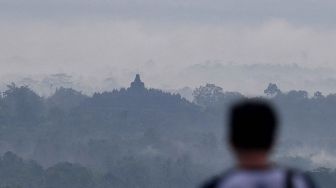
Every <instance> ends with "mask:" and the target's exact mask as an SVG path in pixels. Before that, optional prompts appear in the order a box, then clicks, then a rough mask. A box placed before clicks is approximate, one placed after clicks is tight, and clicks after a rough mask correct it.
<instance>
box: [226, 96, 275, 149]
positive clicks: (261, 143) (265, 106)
mask: <svg viewBox="0 0 336 188" xmlns="http://www.w3.org/2000/svg"><path fill="white" fill-rule="evenodd" d="M277 127H278V120H277V115H276V113H275V111H274V110H273V108H272V106H271V105H270V104H269V103H268V102H266V101H265V100H261V99H247V100H244V101H241V102H239V103H237V104H235V105H233V106H232V109H231V114H230V117H229V130H228V133H229V135H228V137H229V144H230V145H231V146H232V148H233V150H234V151H235V152H236V153H238V154H241V153H253V152H254V153H255V152H261V153H265V154H267V153H269V151H270V150H271V149H272V147H273V145H274V142H275V137H276V132H277Z"/></svg>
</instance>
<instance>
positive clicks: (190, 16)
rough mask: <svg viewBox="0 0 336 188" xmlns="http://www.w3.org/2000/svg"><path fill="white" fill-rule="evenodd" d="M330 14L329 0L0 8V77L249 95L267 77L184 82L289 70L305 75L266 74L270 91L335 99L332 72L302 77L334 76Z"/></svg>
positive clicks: (138, 0) (50, 3)
mask: <svg viewBox="0 0 336 188" xmlns="http://www.w3.org/2000/svg"><path fill="white" fill-rule="evenodd" d="M335 10H336V1H332V0H254V1H250V0H227V1H225V0H212V1H211V0H183V1H182V0H166V1H163V0H134V1H130V0H0V41H1V42H0V74H1V77H6V76H7V75H15V74H18V75H37V74H54V73H68V74H73V75H77V76H78V77H85V78H86V80H87V79H88V78H92V79H93V78H94V77H97V78H99V79H105V78H113V79H114V80H115V82H116V83H118V84H117V85H126V84H127V83H128V82H129V81H130V80H131V79H133V74H134V73H136V72H140V73H142V74H143V77H144V79H146V83H147V84H148V85H150V86H152V87H160V88H179V87H183V86H191V87H195V86H198V85H200V84H204V83H206V82H216V84H219V85H221V86H222V87H223V88H224V89H226V88H227V89H239V90H241V91H246V92H250V93H253V92H257V90H258V91H260V90H261V87H263V86H264V85H265V83H267V82H268V80H267V79H269V78H270V76H268V77H267V76H266V77H262V78H258V79H254V77H246V74H244V73H243V72H244V71H241V72H240V71H237V70H236V74H235V75H234V76H236V77H240V79H233V80H232V82H234V83H232V82H231V84H230V79H232V76H231V77H230V76H226V75H221V76H220V77H218V79H214V78H213V76H212V77H211V74H210V76H206V75H209V74H207V73H206V72H207V71H208V69H206V68H205V69H202V70H199V72H197V71H196V72H195V71H194V72H193V73H194V74H190V75H185V73H186V72H188V70H189V69H192V68H193V67H194V66H195V65H204V66H207V65H210V69H211V66H213V64H215V65H216V64H221V65H224V67H225V66H227V65H228V64H229V65H239V66H240V65H242V67H245V65H252V64H262V65H265V64H273V65H289V66H288V68H289V69H291V65H293V64H296V65H298V66H300V67H302V70H306V68H309V71H308V72H307V73H306V74H304V76H302V74H298V75H297V77H295V76H296V75H295V73H292V77H291V78H292V80H289V81H288V80H286V79H285V78H286V76H287V75H286V71H282V73H281V74H280V73H277V72H278V71H277V69H272V70H271V71H273V72H274V73H277V76H276V77H274V78H272V81H274V82H276V81H277V79H276V78H279V82H280V83H279V84H280V85H281V84H282V85H283V87H284V88H286V87H287V88H286V89H290V88H289V87H292V86H296V87H298V88H303V89H305V88H307V89H311V90H318V89H321V88H324V89H325V88H328V87H330V90H329V91H330V92H334V91H336V85H335V86H333V83H336V82H335V81H334V80H335V78H334V76H333V75H334V72H332V73H330V71H329V72H328V71H327V72H326V73H325V74H323V73H321V72H319V74H321V75H323V76H324V77H323V78H320V77H317V76H312V77H311V76H310V75H311V74H314V71H311V68H316V67H326V68H327V69H330V70H332V69H335V68H336V66H335V63H334V62H335V60H336V53H335V52H334V49H336V22H335V20H334V18H335V17H336V11H335ZM244 70H245V69H244ZM202 71H205V73H204V72H202ZM251 71H252V72H253V70H251ZM319 71H321V70H319ZM189 72H190V71H189ZM245 72H246V70H245ZM308 73H309V74H308ZM198 74H199V75H198ZM217 74H218V75H220V73H217ZM223 74H224V73H223ZM184 76H187V77H188V79H184ZM200 78H201V79H200ZM219 79H225V82H224V81H223V82H220V81H218V80H219ZM249 79H252V80H249ZM284 79H285V80H286V82H285V81H283V80H284ZM296 79H299V80H301V81H300V82H298V83H297V84H295V83H296V82H295V80H296ZM89 80H90V79H89ZM93 80H94V79H93ZM330 80H331V81H330ZM281 82H283V83H281ZM311 82H314V83H315V85H314V87H313V88H308V86H309V85H310V84H307V83H311ZM326 83H327V84H326ZM330 83H332V84H330ZM323 84H324V85H323ZM320 85H321V87H319V86H320ZM326 91H328V89H327V90H326Z"/></svg>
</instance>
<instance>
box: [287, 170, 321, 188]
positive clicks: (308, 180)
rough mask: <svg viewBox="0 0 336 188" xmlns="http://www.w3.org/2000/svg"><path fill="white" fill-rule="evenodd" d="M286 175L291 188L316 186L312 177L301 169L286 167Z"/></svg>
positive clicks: (311, 187) (315, 187)
mask: <svg viewBox="0 0 336 188" xmlns="http://www.w3.org/2000/svg"><path fill="white" fill-rule="evenodd" d="M286 176H287V181H290V183H291V184H292V185H293V186H292V187H293V188H317V186H316V184H315V182H314V180H313V178H312V177H311V176H310V175H309V174H308V173H307V172H304V171H302V170H299V169H296V168H286Z"/></svg>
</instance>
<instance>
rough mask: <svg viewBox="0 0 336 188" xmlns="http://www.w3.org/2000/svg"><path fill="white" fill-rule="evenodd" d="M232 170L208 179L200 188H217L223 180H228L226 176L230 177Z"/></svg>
mask: <svg viewBox="0 0 336 188" xmlns="http://www.w3.org/2000/svg"><path fill="white" fill-rule="evenodd" d="M232 173H233V169H229V170H227V171H225V172H224V173H221V174H219V175H217V176H214V177H212V178H210V179H209V180H207V181H205V183H203V184H202V185H201V186H200V188H217V187H218V186H219V185H220V184H221V182H222V181H224V179H226V178H228V176H230V175H232Z"/></svg>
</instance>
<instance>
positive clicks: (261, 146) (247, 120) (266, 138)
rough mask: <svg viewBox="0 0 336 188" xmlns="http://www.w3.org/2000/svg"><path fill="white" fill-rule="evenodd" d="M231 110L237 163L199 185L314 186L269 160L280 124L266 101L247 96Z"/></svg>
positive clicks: (232, 143)
mask: <svg viewBox="0 0 336 188" xmlns="http://www.w3.org/2000/svg"><path fill="white" fill-rule="evenodd" d="M230 113H231V114H230V116H229V121H228V144H229V145H230V148H231V150H232V152H233V154H234V156H235V159H236V165H235V166H234V167H233V168H232V169H230V170H228V171H226V172H225V173H224V174H222V175H219V176H216V177H214V178H213V179H211V180H209V181H207V182H206V183H205V184H204V185H202V188H315V187H316V186H315V185H314V182H313V181H312V179H311V178H310V177H309V176H308V175H307V174H305V173H303V172H301V171H299V170H294V169H292V168H285V167H280V166H277V165H275V164H273V163H272V162H271V161H270V159H269V157H270V154H271V151H272V149H273V147H274V143H275V140H276V139H275V138H276V136H277V130H278V124H279V123H278V118H277V115H276V112H275V111H274V109H273V107H272V106H271V105H270V104H269V103H268V102H267V101H265V100H261V99H247V100H244V101H241V102H239V103H237V104H235V105H233V107H232V109H231V111H230Z"/></svg>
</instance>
